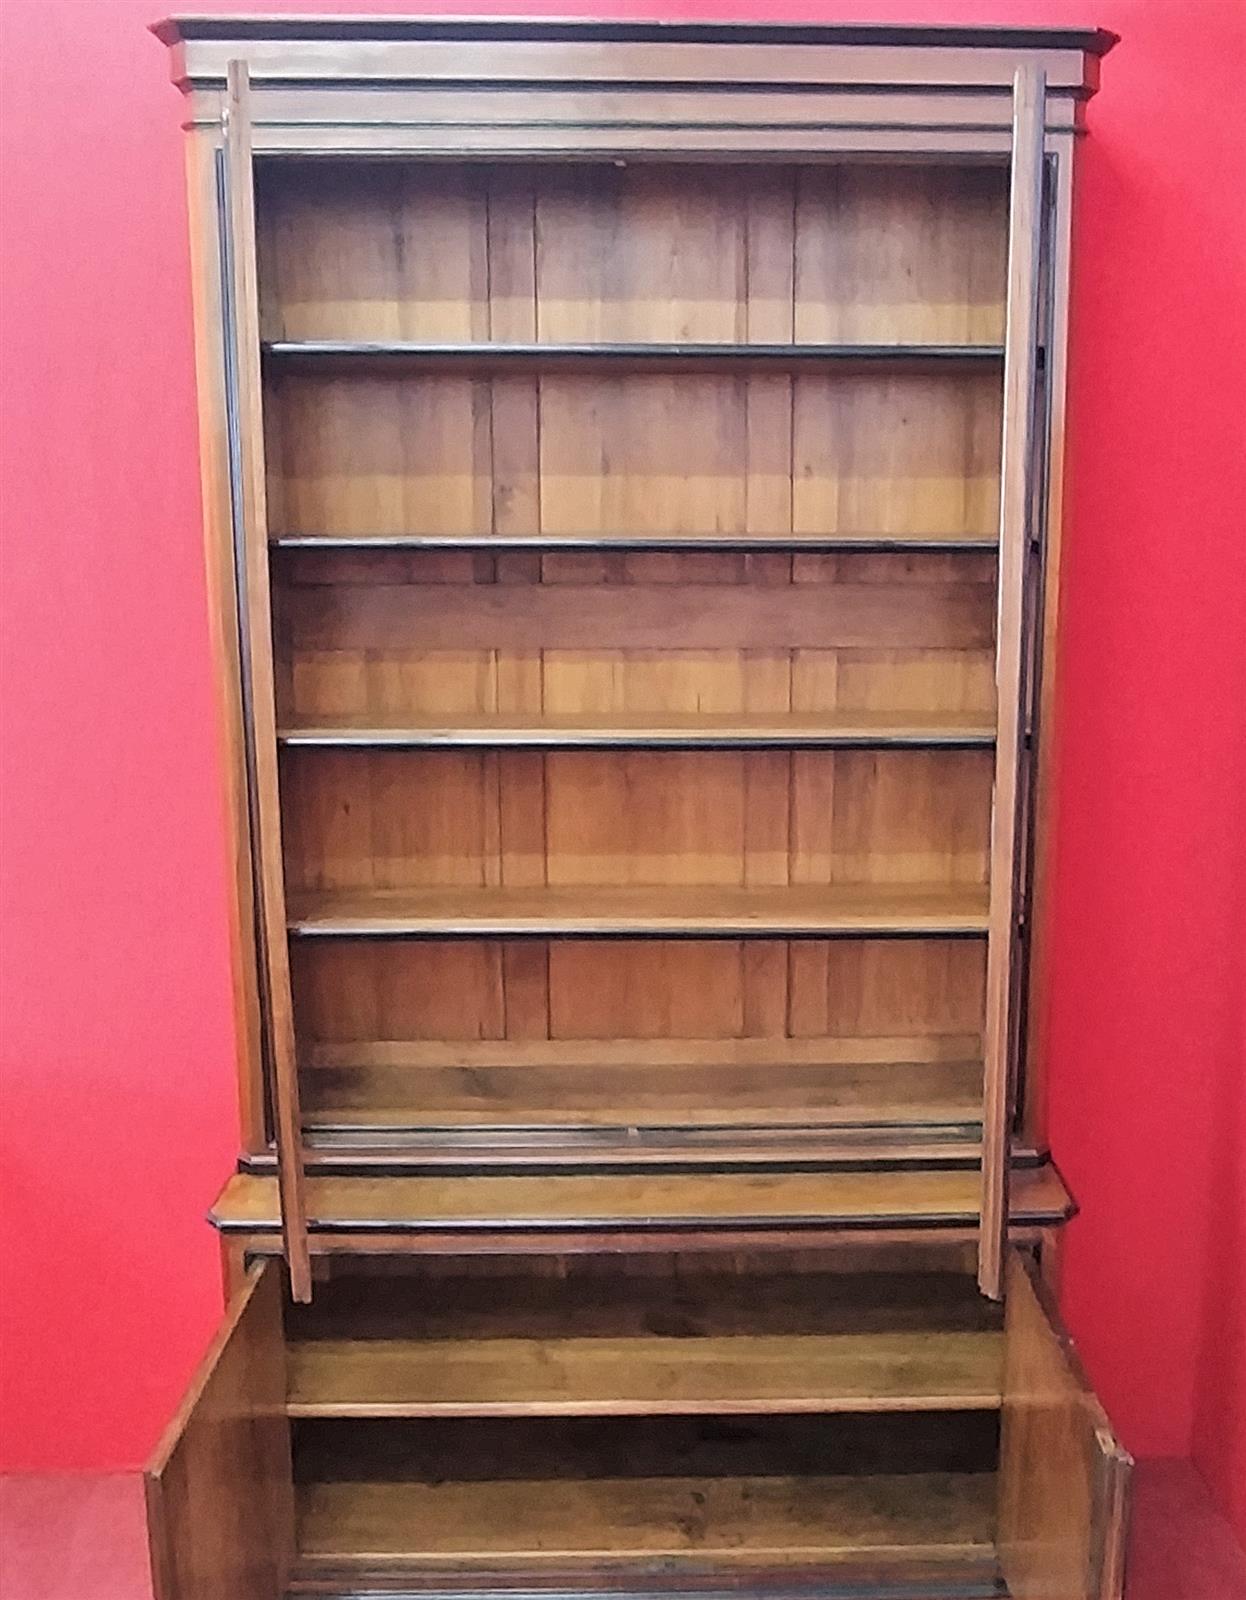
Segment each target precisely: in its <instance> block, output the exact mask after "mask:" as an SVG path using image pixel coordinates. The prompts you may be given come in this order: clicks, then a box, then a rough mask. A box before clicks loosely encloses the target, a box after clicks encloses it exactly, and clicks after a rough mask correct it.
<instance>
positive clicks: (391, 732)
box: [278, 711, 995, 750]
mask: <svg viewBox="0 0 1246 1600" xmlns="http://www.w3.org/2000/svg"><path fill="white" fill-rule="evenodd" d="M278 738H279V740H280V742H281V743H282V744H286V745H328V746H340V747H346V748H352V747H362V748H384V749H391V748H398V749H411V750H428V749H438V748H442V747H451V748H459V747H463V746H471V747H482V748H485V749H492V748H499V747H504V748H517V749H525V748H538V749H553V750H559V749H562V750H566V749H609V748H616V747H617V748H625V749H674V750H687V749H709V750H731V749H748V748H763V749H776V748H777V749H836V748H854V747H855V748H860V747H875V746H877V747H897V746H898V747H902V748H917V749H925V748H932V747H940V746H945V747H948V748H951V749H965V748H972V747H976V746H990V745H992V744H993V743H994V741H995V723H994V720H993V719H992V718H988V717H985V716H967V715H956V714H949V713H943V714H939V713H915V714H910V715H903V714H900V713H889V712H864V711H863V712H855V713H853V712H839V713H836V714H834V715H833V716H751V717H750V716H722V715H699V714H696V715H694V714H689V715H684V716H674V715H671V714H669V713H663V714H659V715H654V714H649V715H643V714H633V715H630V716H620V715H600V716H586V717H542V718H541V719H539V720H535V721H528V722H516V721H513V720H504V719H501V718H497V717H460V718H456V719H454V720H448V719H445V718H439V719H437V720H435V721H434V720H431V719H429V720H424V719H420V720H414V719H408V720H403V721H397V720H395V721H379V720H377V719H376V718H368V717H355V718H337V719H334V720H333V721H331V722H329V721H326V722H318V723H312V722H305V723H293V724H290V725H287V726H286V727H284V728H282V729H281V730H280V732H279V734H278Z"/></svg>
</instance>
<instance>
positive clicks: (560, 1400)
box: [149, 17, 1129, 1600]
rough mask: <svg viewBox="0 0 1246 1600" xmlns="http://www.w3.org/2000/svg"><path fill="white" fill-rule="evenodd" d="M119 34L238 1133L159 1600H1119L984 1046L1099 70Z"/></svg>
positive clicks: (1029, 944)
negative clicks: (159, 355)
mask: <svg viewBox="0 0 1246 1600" xmlns="http://www.w3.org/2000/svg"><path fill="white" fill-rule="evenodd" d="M156 31H157V33H158V35H159V36H160V37H161V39H163V40H164V42H165V43H167V44H168V45H169V46H170V47H171V49H172V52H173V62H174V76H175V78H176V80H177V82H178V83H179V84H180V86H181V87H182V89H183V90H184V91H185V94H186V100H187V105H188V109H189V120H188V131H189V150H190V163H189V172H190V185H191V197H192V237H193V241H194V265H195V276H196V305H197V313H198V320H197V327H198V362H199V372H200V384H201V393H202V397H203V408H202V409H203V430H202V432H203V476H204V489H205V501H206V505H207V536H208V541H207V549H208V561H209V570H210V574H211V579H212V588H213V598H214V617H215V623H216V642H217V648H218V654H219V657H220V662H221V674H220V677H221V684H222V695H221V711H222V720H223V726H224V730H225V734H226V743H227V748H228V750H229V752H230V763H229V808H230V809H229V819H230V827H231V829H232V835H233V839H234V843H235V858H236V860H237V863H238V872H237V876H236V881H235V885H234V888H235V896H234V899H235V915H234V923H233V934H234V942H233V949H234V957H235V980H236V994H237V1011H238V1038H239V1082H240V1085H241V1094H242V1109H243V1130H244V1149H243V1152H242V1157H241V1161H240V1164H239V1170H238V1172H237V1174H236V1175H235V1176H234V1177H233V1178H232V1179H231V1180H230V1182H229V1184H228V1185H227V1187H226V1189H225V1191H224V1193H223V1194H222V1196H221V1199H220V1201H219V1202H218V1204H217V1207H216V1210H215V1213H214V1220H215V1222H216V1223H217V1226H218V1227H219V1228H220V1229H221V1231H222V1234H223V1238H224V1246H225V1255H226V1263H227V1268H228V1278H229V1281H230V1284H231V1289H232V1300H231V1305H230V1308H229V1312H228V1316H227V1320H226V1324H225V1326H224V1328H223V1329H222V1332H221V1335H220V1337H219V1339H218V1341H217V1344H216V1346H215V1347H214V1349H213V1351H212V1352H211V1353H210V1355H209V1358H208V1361H207V1363H206V1365H205V1368H204V1371H203V1373H202V1374H201V1375H200V1378H199V1380H198V1381H197V1383H196V1385H195V1388H194V1391H193V1392H192V1395H191V1397H190V1398H189V1400H188V1402H187V1404H186V1406H185V1407H184V1409H183V1412H182V1414H181V1415H180V1416H179V1418H178V1419H177V1420H176V1421H175V1423H174V1424H173V1426H172V1428H171V1430H170V1433H169V1435H168V1437H167V1439H166V1440H165V1442H164V1444H163V1445H162V1446H161V1449H160V1452H159V1454H158V1457H157V1460H156V1461H155V1462H154V1464H153V1467H152V1471H151V1474H150V1477H149V1495H150V1506H151V1522H152V1548H153V1556H154V1566H155V1572H156V1579H157V1589H158V1593H159V1595H160V1600H191V1597H192V1596H193V1597H194V1600H281V1597H283V1596H285V1595H287V1594H313V1593H314V1594H317V1595H320V1596H322V1597H324V1596H330V1595H332V1596H337V1597H339V1600H344V1597H347V1596H361V1595H368V1596H373V1595H376V1594H388V1595H415V1594H433V1593H436V1594H439V1595H459V1596H465V1595H468V1594H472V1595H480V1594H485V1593H487V1594H508V1593H509V1594H512V1595H518V1594H520V1593H522V1594H524V1595H527V1596H531V1595H534V1594H539V1595H549V1596H553V1595H555V1594H557V1595H564V1596H567V1595H572V1594H574V1595H588V1594H594V1595H600V1594H607V1593H609V1594H615V1595H628V1596H634V1597H639V1596H641V1595H644V1596H652V1595H656V1594H659V1593H661V1594H668V1593H683V1594H691V1593H700V1594H705V1595H708V1594H711V1593H712V1594H721V1593H723V1592H726V1591H731V1592H733V1593H735V1592H741V1593H747V1594H752V1595H762V1594H772V1595H778V1594H785V1595H793V1594H808V1595H811V1596H812V1595H814V1594H817V1595H819V1596H831V1595H844V1596H849V1595H851V1596H854V1597H858V1600H867V1597H873V1600H884V1597H892V1600H896V1597H900V1600H930V1597H931V1596H934V1595H938V1596H959V1597H964V1600H970V1597H972V1596H988V1595H1005V1594H1009V1593H1010V1594H1012V1595H1013V1596H1015V1597H1016V1600H1031V1597H1032V1600H1037V1597H1038V1596H1040V1595H1051V1594H1055V1593H1059V1594H1060V1595H1061V1596H1062V1597H1063V1596H1066V1595H1067V1597H1068V1600H1115V1597H1116V1596H1117V1595H1118V1593H1119V1588H1120V1581H1121V1574H1120V1566H1121V1548H1122V1537H1123V1536H1122V1527H1123V1520H1124V1501H1125V1493H1126V1485H1127V1478H1128V1465H1129V1463H1128V1458H1127V1457H1125V1456H1124V1454H1123V1453H1122V1452H1121V1450H1120V1448H1119V1446H1118V1445H1117V1443H1116V1441H1115V1439H1114V1438H1113V1436H1112V1433H1111V1429H1110V1427H1109V1426H1108V1424H1107V1421H1106V1419H1105V1418H1104V1417H1103V1415H1102V1413H1101V1411H1100V1410H1099V1408H1098V1406H1097V1403H1096V1402H1095V1400H1094V1398H1093V1396H1092V1395H1091V1394H1090V1392H1089V1390H1088V1389H1087V1387H1086V1384H1085V1381H1084V1378H1083V1376H1082V1374H1081V1371H1080V1369H1079V1367H1078V1365H1077V1362H1076V1358H1075V1356H1074V1354H1073V1352H1072V1351H1071V1349H1070V1347H1069V1345H1068V1341H1067V1339H1066V1338H1065V1336H1064V1335H1063V1333H1062V1332H1061V1330H1060V1327H1059V1322H1058V1319H1057V1317H1056V1314H1055V1312H1054V1309H1053V1306H1052V1302H1051V1300H1050V1297H1049V1294H1048V1290H1047V1287H1046V1282H1045V1280H1046V1279H1049V1278H1050V1275H1051V1265H1052V1260H1053V1256H1054V1248H1055V1239H1056V1234H1057V1231H1058V1229H1059V1226H1060V1224H1061V1223H1062V1222H1063V1221H1064V1220H1065V1219H1066V1218H1067V1216H1068V1215H1069V1213H1070V1210H1071V1201H1070V1199H1069V1196H1068V1195H1067V1193H1066V1191H1065V1190H1064V1188H1063V1185H1062V1184H1061V1182H1060V1179H1059V1176H1058V1174H1057V1172H1056V1170H1055V1168H1054V1167H1053V1166H1052V1164H1051V1161H1050V1158H1049V1156H1048V1153H1047V1150H1046V1145H1045V1140H1044V1136H1043V1117H1042V1107H1043V1097H1042V1064H1043V1063H1042V1057H1043V1048H1042V1038H1041V1020H1042V1004H1041V1000H1042V988H1041V985H1042V975H1043V951H1042V944H1041V930H1042V926H1043V918H1042V899H1041V895H1042V886H1043V881H1044V872H1043V866H1044V853H1045V848H1046V838H1047V834H1048V831H1049V826H1050V801H1049V797H1048V795H1047V791H1046V789H1045V782H1046V775H1047V772H1048V770H1049V766H1050V761H1049V759H1048V758H1049V751H1050V745H1051V719H1050V705H1051V683H1052V665H1053V643H1054V637H1055V628H1056V613H1057V601H1058V568H1059V562H1058V555H1059V526H1060V517H1059V513H1060V507H1059V485H1060V467H1061V441H1062V433H1063V390H1064V367H1065V331H1066V330H1065V321H1066V290H1067V273H1068V254H1069V235H1070V185H1071V177H1072V165H1073V158H1074V148H1075V145H1076V142H1077V139H1078V137H1079V134H1080V130H1081V124H1082V115H1083V108H1084V104H1085V101H1086V99H1087V98H1088V96H1089V95H1090V94H1091V93H1092V92H1093V91H1094V89H1095V87H1096V84H1097V72H1098V60H1099V58H1100V56H1101V55H1102V54H1103V53H1104V51H1105V50H1106V49H1107V48H1108V46H1109V45H1110V43H1111V38H1110V36H1108V35H1104V34H1102V33H1095V32H1091V31H1086V32H1077V31H1060V30H1010V29H990V28H984V29H963V28H962V29H939V28H892V27H876V28H870V27H834V26H813V25H808V26H806V25H800V26H794V25H793V26H768V25H761V24H736V23H724V24H708V23H680V24H666V25H663V24H654V23H644V24H642V23H622V22H620V23H603V22H569V21H534V22H520V21H514V20H511V21H507V20H500V19H494V20H483V19H479V20H475V21H472V20H466V19H457V20H456V19H446V18H440V19H438V18H425V19H403V18H388V19H377V18H355V19H345V18H320V19H312V18H297V17H285V18H215V19H214V18H181V19H176V20H174V21H171V22H168V23H164V24H161V25H160V27H159V28H158V29H157V30H156ZM282 1258H284V1262H285V1264H286V1266H287V1267H288V1277H287V1274H286V1273H284V1272H283V1271H282V1266H281V1260H282ZM1000 1300H1003V1301H1004V1306H1003V1308H1001V1307H1000V1306H999V1304H998V1302H999V1301H1000Z"/></svg>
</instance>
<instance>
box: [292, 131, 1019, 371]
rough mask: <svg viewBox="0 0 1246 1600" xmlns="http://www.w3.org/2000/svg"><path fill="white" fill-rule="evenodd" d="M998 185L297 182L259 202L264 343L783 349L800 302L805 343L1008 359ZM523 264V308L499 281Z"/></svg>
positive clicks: (340, 178)
mask: <svg viewBox="0 0 1246 1600" xmlns="http://www.w3.org/2000/svg"><path fill="white" fill-rule="evenodd" d="M1005 182H1006V179H1005V174H1004V172H1003V170H1002V169H1001V168H999V167H987V166H977V167H971V166H962V167H957V166H942V167H930V166H922V167H915V166H899V165H883V164H873V165H870V166H868V167H862V166H860V165H858V164H832V165H828V166H825V167H806V168H803V169H795V168H790V167H787V168H785V167H782V166H778V165H770V166H762V167H756V166H754V167H749V166H744V167H736V168H734V169H732V170H731V171H730V172H722V171H715V170H714V169H713V168H707V167H706V166H704V165H697V166H686V165H685V166H680V165H677V164H671V163H663V164H661V165H652V164H639V165H630V166H624V165H622V164H607V163H598V164H595V165H587V164H584V165H580V164H566V165H560V166H555V167H549V166H547V167H545V168H544V169H541V168H525V167H520V168H518V169H508V168H507V167H499V166H493V167H488V166H485V165H481V164H465V163H446V164H440V165H428V164H423V165H421V164H415V163H401V164H400V163H380V162H370V163H361V162H355V163H352V164H350V165H347V164H345V163H342V162H334V161H326V162H322V163H318V164H317V165H316V166H315V167H314V168H313V167H309V166H307V165H306V164H303V163H297V162H295V163H288V164H285V165H283V167H281V168H278V169H275V170H273V171H271V172H269V173H267V174H266V175H265V182H264V184H263V188H262V191H261V216H262V218H263V221H264V227H263V235H262V247H263V248H262V258H261V265H262V276H263V283H264V289H265V312H266V315H265V336H266V337H267V338H271V339H333V338H338V339H347V338H355V339H385V338H392V339H411V340H421V339H424V340H446V341H454V340H470V339H479V338H482V337H484V336H486V334H488V335H490V336H492V337H493V338H502V339H506V338H509V339H520V338H525V337H526V338H539V339H543V340H550V341H554V342H566V343H577V342H595V341H599V342H603V343H610V342H626V341H638V340H640V341H643V340H651V341H669V342H672V343H674V342H680V341H690V342H697V341H705V342H712V341H719V340H721V341H725V342H744V341H747V340H757V341H760V342H767V341H783V340H789V339H791V338H792V337H793V299H794V300H795V337H796V338H797V339H798V340H808V341H812V342H819V341H824V342H836V341H861V342H865V343H871V342H899V343H902V342H906V341H911V342H930V343H957V342H965V343H969V342H978V343H992V342H998V341H999V340H1000V339H1001V338H1002V331H1003V309H1002V308H1003V291H1004V251H1005V244H1006V235H1007V216H1006V211H1007V202H1006V192H1005ZM486 257H487V259H488V270H486ZM534 260H535V262H536V264H537V271H536V274H535V282H533V281H532V273H531V264H532V262H533V261H534ZM523 261H526V262H527V263H528V264H529V270H528V273H527V277H528V283H527V285H526V286H525V287H526V291H527V292H526V293H523V292H520V290H519V288H518V287H517V278H516V274H515V273H514V272H513V271H507V270H506V269H507V267H508V265H509V264H512V263H515V262H523ZM793 262H794V263H795V278H796V281H795V295H794V296H793ZM520 281H522V280H520ZM520 307H522V311H523V320H521V321H519V322H517V321H516V319H515V316H514V315H513V312H514V311H515V309H516V308H520ZM534 313H535V315H534ZM525 321H526V322H527V323H528V325H527V326H525V325H524V322H525Z"/></svg>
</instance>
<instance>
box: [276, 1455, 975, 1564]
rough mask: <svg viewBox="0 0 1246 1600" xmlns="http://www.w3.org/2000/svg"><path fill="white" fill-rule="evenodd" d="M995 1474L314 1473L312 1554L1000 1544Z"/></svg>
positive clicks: (718, 1557)
mask: <svg viewBox="0 0 1246 1600" xmlns="http://www.w3.org/2000/svg"><path fill="white" fill-rule="evenodd" d="M995 1494H996V1486H995V1477H994V1474H992V1473H987V1472H979V1473H899V1474H893V1475H882V1474H878V1475H863V1476H860V1477H819V1476H814V1475H808V1476H805V1475H797V1476H765V1477H696V1476H684V1475H678V1474H676V1473H672V1474H671V1475H670V1476H661V1477H654V1478H640V1477H626V1476H618V1477H596V1478H584V1479H572V1478H562V1479H560V1478H553V1479H535V1480H531V1479H524V1478H522V1477H519V1478H513V1477H512V1478H503V1479H499V1480H493V1481H490V1480H488V1479H484V1480H474V1481H468V1482H456V1481H454V1480H453V1479H449V1480H442V1481H438V1482H432V1483H421V1482H398V1483H392V1482H391V1483H383V1482H350V1481H345V1482H334V1481H329V1482H312V1483H306V1484H303V1485H301V1486H300V1488H299V1490H298V1522H299V1529H300V1538H299V1544H300V1550H301V1553H302V1555H303V1556H304V1557H319V1558H325V1557H329V1558H338V1559H341V1558H342V1557H351V1558H356V1559H359V1558H364V1559H368V1558H373V1559H379V1560H382V1561H389V1560H395V1561H401V1562H402V1563H403V1564H404V1566H405V1565H407V1564H409V1565H410V1566H411V1567H416V1568H418V1567H419V1566H422V1565H429V1564H433V1563H436V1562H437V1561H445V1560H448V1559H458V1560H462V1561H465V1562H470V1563H471V1565H472V1567H474V1568H487V1567H488V1564H489V1562H490V1561H491V1560H492V1561H504V1562H505V1563H506V1564H507V1565H508V1566H523V1565H531V1564H539V1563H545V1562H549V1561H551V1560H557V1559H558V1558H559V1557H568V1558H573V1559H576V1560H580V1561H592V1562H594V1563H595V1564H597V1563H600V1564H601V1565H602V1566H603V1567H605V1568H606V1569H607V1570H608V1569H609V1568H610V1567H612V1566H614V1567H617V1566H618V1565H621V1564H625V1563H626V1562H628V1561H629V1560H630V1561H635V1560H637V1559H638V1558H643V1559H646V1560H648V1561H653V1560H663V1559H665V1560H670V1561H673V1562H680V1561H681V1560H682V1561H686V1560H688V1559H689V1558H695V1560H696V1561H697V1563H698V1564H699V1563H703V1562H712V1563H714V1564H715V1565H722V1566H729V1567H736V1568H739V1567H741V1566H757V1565H762V1566H767V1567H779V1566H783V1567H796V1566H799V1565H803V1564H807V1563H828V1564H835V1563H840V1562H843V1561H848V1560H851V1561H866V1560H869V1559H871V1558H878V1559H887V1558H890V1557H896V1556H906V1557H909V1558H911V1559H914V1560H917V1559H927V1560H937V1559H939V1558H940V1557H946V1558H948V1559H955V1560H963V1559H964V1558H965V1557H966V1556H968V1555H970V1554H972V1553H975V1552H981V1553H982V1554H983V1555H987V1554H988V1553H991V1552H993V1548H994V1524H995Z"/></svg>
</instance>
